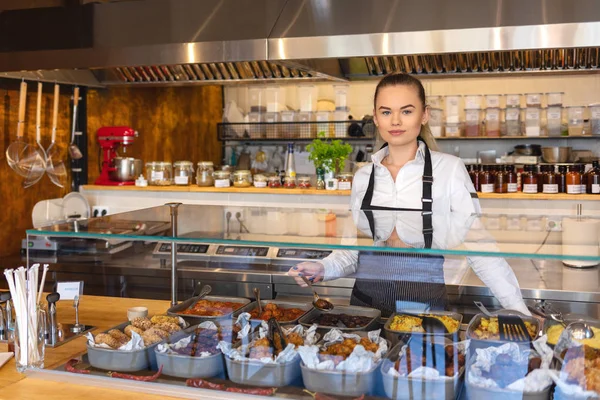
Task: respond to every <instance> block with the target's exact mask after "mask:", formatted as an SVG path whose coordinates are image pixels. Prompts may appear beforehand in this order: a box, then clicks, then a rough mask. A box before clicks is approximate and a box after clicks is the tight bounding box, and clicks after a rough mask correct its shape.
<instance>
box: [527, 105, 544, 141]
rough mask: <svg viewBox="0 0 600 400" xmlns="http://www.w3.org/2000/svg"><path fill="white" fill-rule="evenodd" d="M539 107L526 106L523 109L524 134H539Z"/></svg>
mask: <svg viewBox="0 0 600 400" xmlns="http://www.w3.org/2000/svg"><path fill="white" fill-rule="evenodd" d="M540 115H541V108H540V107H527V109H526V110H525V136H540V131H541V128H540V125H541V124H540V120H541V118H540Z"/></svg>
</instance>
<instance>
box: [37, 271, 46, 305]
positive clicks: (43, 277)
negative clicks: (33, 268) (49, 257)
mask: <svg viewBox="0 0 600 400" xmlns="http://www.w3.org/2000/svg"><path fill="white" fill-rule="evenodd" d="M46 272H48V264H44V271H43V272H42V282H41V283H40V291H39V293H38V296H37V303H38V304H40V300H41V299H42V292H43V291H44V284H45V283H46Z"/></svg>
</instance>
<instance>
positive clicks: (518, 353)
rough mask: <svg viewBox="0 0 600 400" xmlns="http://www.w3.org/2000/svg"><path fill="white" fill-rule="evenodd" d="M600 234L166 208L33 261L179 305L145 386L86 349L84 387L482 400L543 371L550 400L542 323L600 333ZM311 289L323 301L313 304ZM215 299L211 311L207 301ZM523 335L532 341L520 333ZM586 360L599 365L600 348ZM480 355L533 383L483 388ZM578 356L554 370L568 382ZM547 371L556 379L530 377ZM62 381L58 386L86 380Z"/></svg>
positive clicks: (515, 219)
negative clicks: (570, 320) (578, 325)
mask: <svg viewBox="0 0 600 400" xmlns="http://www.w3.org/2000/svg"><path fill="white" fill-rule="evenodd" d="M599 235H600V218H588V217H582V216H579V217H573V216H563V217H561V216H552V217H546V216H542V215H520V214H516V213H512V214H505V215H470V214H463V213H450V214H443V215H442V214H439V213H436V212H435V209H434V212H433V213H431V214H429V213H421V212H409V211H404V212H402V211H379V210H375V211H360V210H347V211H339V210H334V211H331V210H325V209H294V208H260V207H233V206H205V205H203V206H193V205H180V204H169V205H165V206H162V207H155V208H150V209H145V210H139V211H135V212H129V213H122V214H115V215H110V216H106V217H102V218H97V219H89V220H81V221H71V222H69V223H65V224H60V225H54V226H50V227H46V228H42V229H35V230H28V231H27V241H28V243H29V245H28V246H27V251H26V252H25V253H24V257H25V262H26V263H27V264H28V265H31V264H32V263H35V262H44V261H52V262H53V264H55V265H56V268H55V279H56V280H65V279H67V278H68V277H71V278H72V277H75V275H77V276H78V278H76V279H77V280H85V281H86V282H89V285H87V283H86V293H87V291H88V290H89V291H91V293H94V294H103V295H107V294H108V295H113V296H131V297H140V298H154V299H157V298H161V299H170V300H171V304H170V307H168V306H166V307H165V310H164V311H165V314H168V315H170V316H175V317H182V318H183V320H185V321H186V322H187V328H185V330H183V331H182V330H181V328H173V332H168V334H165V335H164V337H161V336H160V335H159V337H157V338H156V341H155V342H152V341H148V342H146V347H144V346H143V345H142V348H144V349H145V351H146V352H148V354H150V355H149V356H148V357H149V358H148V363H147V364H145V365H143V366H141V367H140V366H138V367H139V369H138V370H136V369H135V368H133V369H131V367H130V365H129V362H130V361H127V360H125V361H123V359H122V358H118V357H116V356H115V355H119V354H121V353H125V351H123V350H119V349H118V348H112V349H107V348H106V346H104V349H103V351H102V352H101V353H102V354H100V355H99V353H100V352H99V351H98V350H99V349H98V348H97V347H98V346H96V345H95V344H94V343H91V344H88V353H86V354H84V355H83V356H82V359H81V360H82V365H84V366H86V368H89V370H90V371H91V374H89V375H86V376H83V377H81V376H76V378H77V379H78V380H81V379H83V380H85V379H87V378H88V377H89V376H91V378H90V379H100V378H101V377H102V376H105V375H106V369H110V370H112V371H120V370H123V371H130V372H129V373H131V374H133V375H136V374H138V375H143V376H145V375H148V374H151V373H150V372H149V371H154V372H155V371H156V370H157V369H158V367H159V364H160V365H162V366H163V369H162V370H161V373H162V375H161V377H160V378H158V380H157V381H155V382H147V383H145V384H144V386H143V387H144V391H147V392H148V393H158V392H159V391H160V390H165V385H167V387H169V388H170V389H169V390H170V395H176V394H177V393H181V395H182V396H184V395H185V396H188V395H189V394H190V393H198V394H200V393H204V392H202V390H211V389H217V390H228V389H229V390H230V392H233V391H240V392H241V393H247V394H258V395H264V396H267V395H271V396H274V397H282V398H296V399H311V398H313V397H314V396H315V394H316V393H318V394H319V396H321V397H320V398H329V397H326V396H333V397H332V398H337V397H335V396H349V397H348V398H372V399H378V398H382V399H383V398H394V399H402V398H406V399H409V398H410V399H412V398H464V399H467V398H471V399H477V398H482V397H481V396H483V395H486V394H487V395H492V394H490V393H494V395H507V396H509V397H510V396H513V395H515V393H521V394H523V390H524V389H523V387H521V388H520V389H519V387H518V385H514V386H511V384H512V383H514V382H515V381H517V380H519V379H520V378H523V377H524V376H525V375H528V374H529V373H531V371H530V370H542V371H541V372H539V374H546V373H547V374H548V376H547V380H546V381H544V382H546V383H547V384H546V385H542V384H540V385H541V386H540V387H535V391H534V393H535V394H536V395H539V396H540V397H536V398H550V397H549V396H550V393H551V392H552V391H553V390H554V385H555V384H554V380H552V379H551V378H550V376H551V375H552V374H553V373H554V374H555V375H556V376H561V375H560V370H561V366H560V365H559V366H557V364H556V363H555V362H553V363H551V364H550V363H549V362H548V363H547V362H546V361H547V358H548V357H549V358H550V359H553V357H552V349H551V348H550V349H549V350H548V346H547V345H546V338H545V337H544V338H543V339H536V338H537V337H538V336H539V335H542V334H545V333H546V332H547V331H548V329H549V328H550V327H551V326H554V325H553V324H551V323H549V322H548V320H547V321H546V322H545V323H542V322H540V320H538V319H536V318H535V317H532V316H531V315H530V312H531V311H535V312H538V313H541V314H545V315H549V314H550V313H552V314H553V315H554V314H556V312H555V311H561V312H562V313H564V314H565V315H567V314H568V315H578V316H580V317H578V318H582V319H583V320H584V321H585V323H586V324H589V325H593V323H594V321H596V319H597V318H598V303H599V302H600V290H599V288H600V284H599V283H600V282H599V272H598V267H597V265H598V264H599V263H600V254H599V241H600V237H599ZM45 243H51V244H52V246H53V247H52V248H53V250H52V251H49V250H45V251H44V250H43V247H44V246H45ZM300 275H303V276H300ZM303 278H306V279H307V280H308V281H309V282H310V283H312V284H314V286H312V289H314V291H315V293H316V294H317V295H318V297H319V300H321V301H323V300H325V302H317V303H315V302H314V301H315V300H316V299H314V298H313V291H312V290H311V289H310V288H308V287H307V286H306V283H305V281H304V280H303ZM99 282H103V284H104V286H102V287H100V285H99V284H98V283H99ZM107 282H113V283H112V284H107ZM207 285H210V287H211V289H212V290H211V292H210V294H209V295H208V296H207V297H206V298H204V299H199V298H196V297H194V296H195V295H197V294H198V293H200V292H201V291H202V289H203V288H204V289H206V286H207ZM257 292H258V293H259V295H260V301H259V302H258V303H257V302H256V295H257ZM197 300H198V302H196V301H197ZM475 302H478V303H480V304H482V308H487V309H489V312H492V313H493V315H491V316H488V315H485V312H488V311H484V310H481V309H479V308H477V307H479V306H476V305H475ZM259 304H260V306H261V307H259ZM331 306H333V309H331V310H329V309H328V307H331ZM115 312H122V313H123V321H126V320H127V316H126V313H125V310H115ZM507 320H508V322H507ZM436 321H437V322H436ZM128 324H130V323H125V324H124V325H123V326H122V327H120V328H121V329H125V328H126V326H127V325H128ZM131 324H134V322H133V321H132V322H131ZM199 324H201V325H199ZM515 324H516V325H517V326H518V327H523V326H524V327H525V329H524V330H523V329H522V330H519V329H517V328H515V330H509V327H512V326H513V325H515ZM184 326H185V325H184ZM569 326H570V325H569ZM153 328H155V327H153ZM503 328H506V330H504V329H503ZM132 329H133V328H131V329H130V330H132ZM215 329H216V330H215ZM279 329H281V331H280V330H279ZM553 329H557V328H553ZM594 329H595V328H594ZM144 332H145V330H142V331H140V334H141V335H144ZM125 333H126V332H125ZM570 333H571V331H570V330H569V329H567V330H564V331H563V332H562V333H560V332H559V333H558V334H556V333H553V335H554V336H552V338H553V339H552V340H553V342H551V341H550V339H548V343H550V344H552V345H555V344H556V343H557V342H558V337H559V336H560V337H561V344H564V343H565V341H566V340H567V339H569V338H567V339H564V338H563V336H565V335H569V334H570ZM598 335H600V330H599V331H598ZM282 336H283V337H284V338H285V339H284V341H283V342H281V341H280V338H281V337H282ZM132 337H133V335H132ZM599 337H600V336H599ZM465 340H467V342H468V343H470V344H469V347H468V348H465V345H466V343H467V342H466V341H465ZM534 340H536V342H535V343H534V346H531V345H530V343H531V342H532V341H534ZM569 340H571V342H572V343H575V344H576V343H577V341H576V340H574V339H572V338H570V339H569ZM542 342H543V343H542ZM571 342H569V343H571ZM143 343H144V342H143ZM542 344H543V345H542ZM586 345H588V346H590V349H591V350H590V351H589V352H588V353H590V354H592V355H593V357H595V354H596V342H595V341H593V339H592V340H591V341H589V342H586ZM571 347H573V346H567V348H568V349H571ZM475 348H479V349H484V350H485V353H482V354H485V355H489V357H492V358H491V360H492V364H494V363H495V360H496V359H497V361H498V365H497V367H498V368H500V369H502V368H509V367H511V366H512V367H514V368H513V369H515V370H518V371H520V372H519V373H515V374H512V375H511V374H508V373H507V374H506V376H504V375H502V374H500V375H498V374H495V375H493V374H489V371H487V372H486V371H482V367H481V365H482V363H483V362H484V361H483V360H480V359H479V358H478V357H480V356H481V357H483V355H482V354H480V352H477V353H476V352H475V351H474V349H475ZM598 348H600V346H598ZM198 349H201V350H200V351H199V352H197V350H198ZM469 349H470V350H469ZM494 349H496V350H494ZM498 349H501V350H498ZM532 349H535V350H532ZM545 351H549V352H550V353H549V354H546V353H545ZM565 351H567V350H565ZM568 351H571V350H568ZM568 351H567V353H568ZM573 351H574V350H573ZM598 351H600V350H598ZM565 354H566V353H565V352H563V353H562V354H555V355H554V356H555V357H559V358H560V357H563V361H565V365H566V364H567V363H568V360H566V359H564V357H565ZM586 354H587V353H586ZM499 355H502V356H500V357H499V358H497V357H498V356H499ZM411 356H412V358H411ZM587 356H589V354H587V355H586V357H587ZM573 357H574V358H576V356H575V355H573ZM590 357H592V356H590ZM533 358H535V359H536V362H537V359H538V358H539V359H540V360H541V363H540V364H539V365H538V364H536V363H535V362H534V363H533V364H534V365H533V367H532V366H531V365H529V367H528V365H525V366H524V367H523V366H522V365H521V364H523V362H524V361H523V360H525V364H527V362H526V361H527V360H531V359H533ZM411 359H413V360H414V362H409V361H410V360H411ZM99 360H101V361H99ZM119 360H121V361H119ZM157 360H159V361H157ZM441 366H444V368H441ZM586 368H587V367H586ZM590 368H591V367H590ZM140 370H141V372H140ZM57 371H58V372H57ZM64 371H66V367H65V366H60V367H58V368H57V370H56V371H52V373H53V374H58V375H60V376H65V375H66V376H75V375H74V374H71V375H69V372H64ZM548 371H550V372H548ZM582 371H583V370H582ZM154 372H152V373H154ZM581 373H582V374H583V372H581ZM536 374H538V372H536ZM574 374H575V373H574ZM492 375H493V376H492ZM509 375H510V376H509ZM552 376H554V375H552ZM73 379H74V378H73ZM563 380H564V384H565V385H571V386H573V383H574V382H579V383H578V384H577V385H579V387H580V388H581V387H585V386H586V384H585V383H583V384H581V381H577V380H576V379H575V378H574V377H573V376H568V377H564V379H563ZM528 384H529V383H527V385H528ZM107 385H110V381H109V380H108V381H107ZM527 385H526V386H525V388H527V389H525V393H524V394H530V393H528V390H529V389H531V388H530V387H529V386H527ZM577 385H575V386H577ZM582 385H583V386H582ZM587 388H588V389H589V388H592V389H593V388H594V387H593V386H592V385H591V384H589V385H588V386H587ZM570 389H572V388H570V387H566V389H565V390H567V392H566V393H570V392H569V391H568V390H570ZM531 390H533V389H531ZM573 390H575V389H573ZM309 392H310V394H309ZM207 393H208V392H207ZM363 395H366V396H367V397H361V396H363ZM316 398H319V397H316Z"/></svg>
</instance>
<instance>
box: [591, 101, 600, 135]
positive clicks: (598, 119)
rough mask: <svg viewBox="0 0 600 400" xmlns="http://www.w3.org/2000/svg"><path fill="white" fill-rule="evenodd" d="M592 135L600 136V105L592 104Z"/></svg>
mask: <svg viewBox="0 0 600 400" xmlns="http://www.w3.org/2000/svg"><path fill="white" fill-rule="evenodd" d="M589 108H590V114H591V125H592V135H600V103H595V104H590V106H589Z"/></svg>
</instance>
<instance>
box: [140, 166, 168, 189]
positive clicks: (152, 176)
mask: <svg viewBox="0 0 600 400" xmlns="http://www.w3.org/2000/svg"><path fill="white" fill-rule="evenodd" d="M146 175H147V176H148V184H149V185H152V186H169V185H170V184H171V181H172V178H173V166H172V165H171V163H170V162H164V161H152V162H147V163H146Z"/></svg>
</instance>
